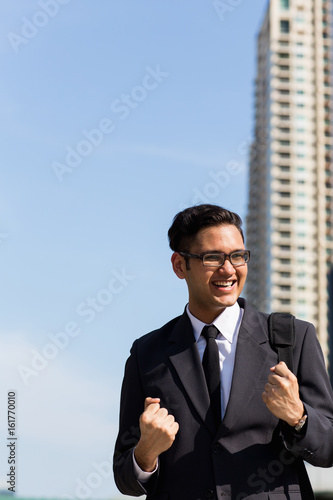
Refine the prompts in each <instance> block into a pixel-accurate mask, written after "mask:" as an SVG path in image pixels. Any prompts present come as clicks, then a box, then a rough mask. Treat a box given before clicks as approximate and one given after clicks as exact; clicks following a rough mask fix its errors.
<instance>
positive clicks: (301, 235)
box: [246, 0, 333, 360]
mask: <svg viewBox="0 0 333 500" xmlns="http://www.w3.org/2000/svg"><path fill="white" fill-rule="evenodd" d="M331 7H332V4H331V0H307V1H304V0H270V2H269V5H268V8H267V12H266V15H265V18H264V20H263V23H262V26H261V29H260V32H259V34H258V40H257V74H256V101H255V133H254V141H253V144H252V148H251V155H250V156H251V158H250V178H249V186H250V187H249V207H248V215H247V247H248V248H249V249H250V250H251V263H250V266H249V276H248V281H247V288H246V293H247V298H248V300H249V301H250V302H251V303H252V304H254V305H255V306H256V307H258V308H259V309H261V310H265V311H267V312H270V311H282V312H291V313H292V314H294V315H295V316H297V317H298V318H301V319H305V320H307V321H311V322H312V323H314V324H315V326H316V328H317V334H318V337H319V341H320V343H321V346H322V349H323V352H324V355H325V357H326V360H328V354H329V331H330V330H331V335H332V334H333V332H332V324H331V323H330V319H329V318H332V315H331V316H329V307H331V308H333V303H331V304H329V290H328V275H329V273H330V271H331V270H332V266H333V169H332V130H333V124H332V29H331V21H332V15H331ZM330 300H331V301H332V296H331V298H330Z"/></svg>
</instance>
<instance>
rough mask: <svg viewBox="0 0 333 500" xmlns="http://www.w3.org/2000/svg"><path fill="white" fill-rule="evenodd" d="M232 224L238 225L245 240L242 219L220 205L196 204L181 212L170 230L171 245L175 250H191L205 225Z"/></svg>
mask: <svg viewBox="0 0 333 500" xmlns="http://www.w3.org/2000/svg"><path fill="white" fill-rule="evenodd" d="M227 224H231V225H233V226H236V227H237V229H238V231H239V232H240V234H241V236H242V239H243V241H244V234H243V230H242V219H241V218H240V216H239V215H238V214H236V213H234V212H230V210H227V209H226V208H222V207H220V206H218V205H209V204H202V205H195V206H193V207H189V208H186V209H185V210H183V211H182V212H179V213H178V214H177V215H176V216H175V217H174V219H173V222H172V225H171V227H170V229H169V231H168V237H169V245H170V248H171V250H173V251H174V252H182V251H183V252H185V251H189V250H190V244H191V243H192V241H193V240H194V238H195V236H196V234H197V233H198V232H199V231H200V230H201V229H203V228H205V227H210V226H220V225H227Z"/></svg>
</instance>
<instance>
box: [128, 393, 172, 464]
mask: <svg viewBox="0 0 333 500" xmlns="http://www.w3.org/2000/svg"><path fill="white" fill-rule="evenodd" d="M159 403H160V399H159V398H146V400H145V409H144V412H143V413H142V415H141V417H140V431H141V437H140V440H139V442H138V444H137V447H136V448H135V451H134V456H135V460H136V462H137V464H138V465H139V467H140V468H141V469H142V470H143V471H146V472H151V471H153V470H154V469H155V467H156V463H157V457H158V456H159V455H160V454H161V453H163V451H166V450H168V449H169V448H170V447H171V446H172V443H173V442H174V440H175V437H176V434H177V432H178V429H179V425H178V423H177V422H176V421H175V418H174V417H173V415H170V414H169V413H168V411H167V410H166V409H165V408H161V407H160V404H159Z"/></svg>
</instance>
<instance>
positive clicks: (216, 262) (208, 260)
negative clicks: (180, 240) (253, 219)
mask: <svg viewBox="0 0 333 500" xmlns="http://www.w3.org/2000/svg"><path fill="white" fill-rule="evenodd" d="M178 253H179V254H180V255H182V256H183V257H193V259H200V260H202V263H203V265H204V266H206V267H221V266H223V264H224V262H225V259H226V258H228V259H229V261H230V263H231V264H232V265H233V266H234V267H237V266H242V265H243V264H247V263H248V262H249V260H250V250H235V251H234V252H231V253H222V252H221V253H220V252H219V253H208V252H207V253H202V254H201V255H198V254H195V253H186V252H178Z"/></svg>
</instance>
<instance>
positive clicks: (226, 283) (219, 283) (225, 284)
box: [213, 280, 236, 288]
mask: <svg viewBox="0 0 333 500" xmlns="http://www.w3.org/2000/svg"><path fill="white" fill-rule="evenodd" d="M235 283H236V280H232V281H213V285H214V286H216V288H231V287H232V286H233V285H234V284H235Z"/></svg>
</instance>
